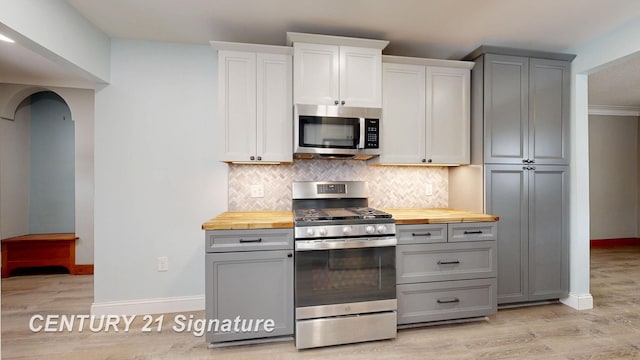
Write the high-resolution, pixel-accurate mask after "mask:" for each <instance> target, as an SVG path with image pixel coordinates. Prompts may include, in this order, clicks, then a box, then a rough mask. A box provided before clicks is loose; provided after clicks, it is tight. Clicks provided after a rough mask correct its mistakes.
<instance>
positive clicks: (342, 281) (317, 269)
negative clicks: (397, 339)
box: [295, 247, 396, 307]
mask: <svg viewBox="0 0 640 360" xmlns="http://www.w3.org/2000/svg"><path fill="white" fill-rule="evenodd" d="M395 253H396V251H395V247H375V248H360V249H338V250H315V251H299V252H296V290H295V293H296V295H295V298H296V307H305V306H316V305H327V304H340V303H350V302H359V301H374V300H387V299H395V298H396V267H395V256H396V255H395Z"/></svg>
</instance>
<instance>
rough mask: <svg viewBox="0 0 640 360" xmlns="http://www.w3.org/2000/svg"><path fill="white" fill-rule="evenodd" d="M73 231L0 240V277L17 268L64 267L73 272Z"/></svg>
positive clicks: (74, 259) (74, 246)
mask: <svg viewBox="0 0 640 360" xmlns="http://www.w3.org/2000/svg"><path fill="white" fill-rule="evenodd" d="M77 239H78V237H77V236H76V234H74V233H62V234H29V235H22V236H16V237H12V238H7V239H2V277H3V278H6V277H8V276H9V275H10V274H11V271H12V270H14V269H17V268H25V267H34V266H64V267H65V268H67V270H69V274H73V273H74V267H75V263H76V240H77Z"/></svg>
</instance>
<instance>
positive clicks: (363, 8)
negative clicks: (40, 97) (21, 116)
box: [0, 0, 640, 108]
mask: <svg viewBox="0 0 640 360" xmlns="http://www.w3.org/2000/svg"><path fill="white" fill-rule="evenodd" d="M68 2H69V3H70V4H71V5H72V6H73V7H75V8H76V9H77V10H78V12H79V13H80V14H82V15H83V16H84V17H86V18H87V19H88V20H89V21H91V22H92V23H93V24H95V25H96V26H97V27H98V28H99V29H101V30H102V31H103V32H105V33H106V34H107V35H109V36H110V37H112V38H127V39H138V40H151V41H166V42H180V43H193V44H208V42H209V41H210V40H221V41H234V42H248V43H259V44H271V45H285V40H286V32H287V31H295V32H310V33H321V34H329V35H340V36H352V37H364V38H373V39H384V40H389V41H390V44H389V46H388V47H387V48H386V49H385V50H384V54H391V55H405V56H418V57H430V58H441V59H460V58H462V57H463V56H464V55H466V54H468V53H469V52H471V51H472V50H473V49H475V48H476V47H478V46H480V45H483V44H486V45H495V46H507V47H517V48H524V49H532V50H541V51H554V52H568V51H570V49H572V48H574V47H576V46H578V45H580V44H583V43H585V42H588V41H589V40H591V39H593V38H595V37H598V36H600V35H602V34H605V33H607V32H609V31H611V30H613V29H615V28H616V27H618V26H621V25H622V24H625V23H626V22H628V21H631V20H633V19H635V18H637V17H639V16H640V1H637V0H607V1H602V0H563V1H557V0H537V1H531V0H482V1H478V0H268V1H265V0H233V1H231V0H182V1H174V0H109V1H87V0H68ZM19 79H27V80H19ZM17 81H23V82H25V81H26V82H27V83H32V84H33V83H37V84H41V85H47V84H51V83H56V84H64V86H72V87H89V88H90V87H92V86H93V84H91V82H90V81H89V80H87V79H86V78H84V77H82V75H80V74H76V73H74V72H72V71H71V70H70V69H67V68H63V67H62V66H59V65H57V64H54V63H52V62H50V61H49V60H47V59H45V58H43V57H42V56H39V55H37V54H36V53H34V52H33V51H31V50H28V49H26V48H23V47H21V46H20V45H19V44H8V43H3V42H0V82H17ZM589 81H590V82H589V89H590V103H594V104H598V105H616V106H623V105H624V106H634V107H638V108H640V89H639V90H638V91H635V90H632V91H630V89H634V86H632V85H635V84H640V58H638V59H632V60H630V61H626V62H624V63H621V64H617V65H616V66H615V67H613V68H609V69H604V70H602V71H600V72H599V73H596V74H594V75H592V76H591V77H590V80H589Z"/></svg>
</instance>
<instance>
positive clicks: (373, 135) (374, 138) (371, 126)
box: [364, 119, 380, 149]
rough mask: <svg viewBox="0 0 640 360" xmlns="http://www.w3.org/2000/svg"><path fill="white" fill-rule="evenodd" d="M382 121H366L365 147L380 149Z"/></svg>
mask: <svg viewBox="0 0 640 360" xmlns="http://www.w3.org/2000/svg"><path fill="white" fill-rule="evenodd" d="M379 134H380V119H364V136H365V138H364V147H365V149H378V148H379V147H380V137H379V136H378V135H379Z"/></svg>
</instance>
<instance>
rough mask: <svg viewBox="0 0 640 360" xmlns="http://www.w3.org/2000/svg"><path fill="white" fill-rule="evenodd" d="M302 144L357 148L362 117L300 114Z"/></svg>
mask: <svg viewBox="0 0 640 360" xmlns="http://www.w3.org/2000/svg"><path fill="white" fill-rule="evenodd" d="M299 121H300V134H299V138H300V144H299V145H300V146H307V147H325V148H348V149H355V148H356V147H357V145H358V138H359V137H360V136H359V135H360V119H358V118H329V117H322V116H300V117H299Z"/></svg>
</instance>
